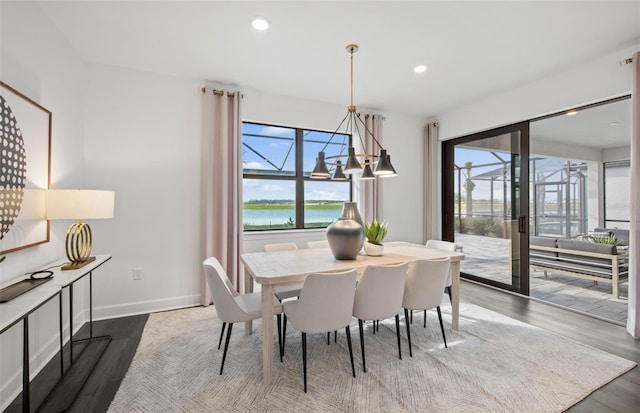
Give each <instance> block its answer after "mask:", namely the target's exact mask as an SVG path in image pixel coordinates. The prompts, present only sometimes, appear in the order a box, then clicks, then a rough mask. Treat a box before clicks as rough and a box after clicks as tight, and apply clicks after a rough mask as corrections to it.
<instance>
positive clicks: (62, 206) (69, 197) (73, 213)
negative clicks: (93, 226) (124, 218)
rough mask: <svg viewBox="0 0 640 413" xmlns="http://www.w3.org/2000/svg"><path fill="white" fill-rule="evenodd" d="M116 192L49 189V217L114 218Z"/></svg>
mask: <svg viewBox="0 0 640 413" xmlns="http://www.w3.org/2000/svg"><path fill="white" fill-rule="evenodd" d="M114 200H115V193H114V192H113V191H96V190H88V189H50V190H48V191H47V219H104V218H113V207H114Z"/></svg>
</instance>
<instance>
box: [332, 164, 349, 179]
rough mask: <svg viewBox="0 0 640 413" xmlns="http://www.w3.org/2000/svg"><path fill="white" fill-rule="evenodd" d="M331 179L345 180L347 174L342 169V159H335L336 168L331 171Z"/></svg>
mask: <svg viewBox="0 0 640 413" xmlns="http://www.w3.org/2000/svg"><path fill="white" fill-rule="evenodd" d="M332 179H333V180H334V181H346V180H347V176H346V175H345V174H344V172H343V171H342V161H336V170H335V172H334V173H333V178H332Z"/></svg>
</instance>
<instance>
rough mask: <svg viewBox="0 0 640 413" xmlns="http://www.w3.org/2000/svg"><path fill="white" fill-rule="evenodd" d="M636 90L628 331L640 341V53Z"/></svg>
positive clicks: (635, 61)
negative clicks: (639, 301)
mask: <svg viewBox="0 0 640 413" xmlns="http://www.w3.org/2000/svg"><path fill="white" fill-rule="evenodd" d="M632 67H633V87H632V89H631V176H630V181H631V185H630V186H631V188H630V189H631V191H630V194H631V195H630V198H631V199H630V200H631V205H630V206H629V208H630V211H629V215H630V216H629V224H630V231H629V236H630V237H629V303H628V314H627V331H628V332H629V334H631V335H632V336H633V337H635V338H640V306H638V297H640V283H639V281H640V279H639V277H638V272H639V271H640V266H639V265H638V258H639V257H640V191H638V188H640V52H636V53H635V54H634V55H633V63H632Z"/></svg>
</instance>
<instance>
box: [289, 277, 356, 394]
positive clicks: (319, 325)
mask: <svg viewBox="0 0 640 413" xmlns="http://www.w3.org/2000/svg"><path fill="white" fill-rule="evenodd" d="M356 274H357V273H356V270H355V269H353V270H349V271H346V272H341V273H325V274H317V273H316V274H309V275H308V276H307V278H306V279H305V281H304V284H303V285H302V292H301V293H300V298H299V299H297V300H293V301H286V302H284V303H283V308H284V326H283V329H282V335H283V337H284V336H286V334H287V320H289V321H290V322H291V325H292V326H293V327H294V328H296V329H297V330H299V331H300V332H302V371H303V381H304V392H305V393H306V392H307V334H317V333H326V332H330V331H336V330H338V329H341V328H344V329H345V331H346V334H347V343H348V346H349V358H350V359H351V371H352V373H353V377H356V368H355V365H354V363H353V348H352V346H351V332H350V330H349V323H350V322H351V312H352V310H353V299H354V295H355V287H356V276H357V275H356ZM282 349H283V350H284V344H283V345H282Z"/></svg>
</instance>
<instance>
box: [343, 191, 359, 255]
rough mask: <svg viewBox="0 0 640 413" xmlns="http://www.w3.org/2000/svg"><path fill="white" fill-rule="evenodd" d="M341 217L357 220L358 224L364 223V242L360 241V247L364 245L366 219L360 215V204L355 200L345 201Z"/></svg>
mask: <svg viewBox="0 0 640 413" xmlns="http://www.w3.org/2000/svg"><path fill="white" fill-rule="evenodd" d="M340 218H350V219H352V220H354V221H356V222H357V223H358V224H360V225H362V242H361V243H360V249H359V250H361V249H362V247H364V221H363V220H362V217H361V216H360V212H358V204H356V203H355V202H345V203H344V204H343V205H342V215H340Z"/></svg>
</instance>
